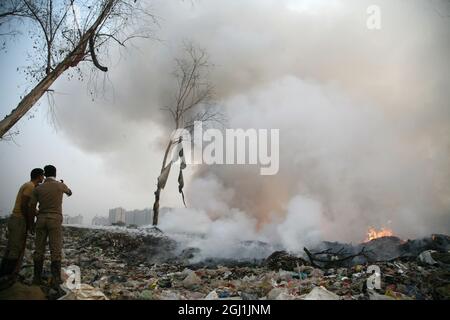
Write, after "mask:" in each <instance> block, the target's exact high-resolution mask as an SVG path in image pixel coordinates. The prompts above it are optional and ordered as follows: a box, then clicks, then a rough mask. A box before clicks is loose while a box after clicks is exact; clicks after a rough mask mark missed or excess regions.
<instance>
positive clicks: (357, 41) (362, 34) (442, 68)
mask: <svg viewBox="0 0 450 320" xmlns="http://www.w3.org/2000/svg"><path fill="white" fill-rule="evenodd" d="M377 2H378V5H379V7H380V8H381V10H382V17H383V21H382V29H381V30H379V31H371V30H368V29H367V27H366V20H367V14H366V9H367V7H368V6H369V5H371V4H372V3H371V2H370V1H359V0H358V1H352V0H348V1H333V5H332V6H325V5H323V3H324V1H319V2H318V3H316V1H304V2H301V3H302V4H301V5H300V4H299V3H300V2H297V1H288V0H286V1H279V0H276V1H275V0H264V1H263V0H258V1H256V0H248V1H233V0H230V1H226V2H224V1H221V0H220V1H214V0H211V1H207V2H206V1H205V2H203V1H200V2H196V3H195V5H194V6H192V5H190V4H187V3H183V4H180V3H178V2H177V1H175V2H170V1H156V2H155V4H154V8H155V9H156V10H157V14H158V16H161V17H163V21H162V27H161V30H160V32H161V34H159V36H160V38H162V39H164V42H163V44H162V45H161V44H160V43H153V44H151V45H148V44H144V43H139V44H140V45H141V46H140V50H139V52H140V53H139V54H136V55H135V56H133V57H134V59H129V60H125V62H123V61H122V62H121V64H119V65H118V67H117V69H112V70H111V73H110V77H111V81H112V82H113V83H114V85H115V87H116V88H117V89H116V90H115V95H116V97H117V98H116V100H115V101H113V102H108V103H104V104H101V103H99V102H98V101H97V102H96V105H95V107H94V106H93V105H92V103H84V102H83V101H76V102H74V101H64V102H61V104H67V105H68V106H67V107H65V108H64V111H63V112H62V114H60V117H61V122H62V123H63V125H62V129H63V131H64V132H65V133H66V134H67V135H68V137H69V138H70V139H71V140H72V141H73V142H74V143H75V144H77V145H78V146H79V147H80V148H82V149H83V150H86V151H89V152H93V153H97V154H99V155H100V156H102V157H103V158H104V159H105V161H106V162H107V165H108V166H109V167H110V168H112V169H113V170H112V171H113V172H114V174H116V175H120V176H122V177H123V180H124V181H125V182H126V184H127V186H128V187H129V188H132V190H133V193H137V192H140V194H141V197H142V198H145V199H148V206H151V204H152V200H153V197H152V191H153V189H152V186H153V185H154V183H155V182H156V177H157V174H158V171H159V168H160V163H159V159H160V158H161V157H162V153H163V148H162V147H161V148H156V145H157V143H159V142H160V141H161V139H162V140H164V138H163V137H164V136H165V135H164V133H163V132H164V131H167V132H170V130H171V128H170V127H166V126H165V124H166V122H165V121H163V120H162V119H163V118H164V114H163V113H161V110H160V107H161V106H164V105H165V104H164V103H165V102H166V100H165V99H166V98H165V97H168V96H170V94H171V93H173V84H172V82H171V81H170V72H171V71H172V68H173V60H172V59H173V58H174V57H176V56H177V54H178V48H179V47H180V44H181V43H182V41H183V40H185V39H192V40H194V42H196V43H197V44H199V45H200V46H202V47H203V48H205V49H206V50H207V51H208V52H209V54H210V56H211V60H212V62H213V63H214V64H215V68H214V69H213V70H211V77H212V80H213V84H214V86H215V87H216V93H217V98H218V100H219V102H220V105H222V106H223V110H224V111H225V112H226V114H227V116H228V120H229V121H228V124H227V127H230V128H244V129H245V128H256V129H271V128H274V129H280V172H279V174H277V175H275V176H266V177H263V176H260V175H259V168H258V167H257V166H207V167H206V166H204V167H195V168H190V169H188V170H192V171H194V172H195V174H194V176H193V179H190V177H189V176H188V177H187V181H188V182H187V184H186V187H185V191H186V197H187V203H188V206H189V208H190V209H187V210H185V209H183V210H181V209H180V210H178V209H177V210H175V211H173V212H172V214H168V215H166V216H165V217H164V219H163V218H162V219H161V228H163V229H165V230H167V231H168V232H176V233H183V232H185V233H197V234H200V233H201V234H204V235H207V236H206V237H204V238H202V239H203V240H201V241H202V243H198V245H199V246H201V247H202V248H203V250H204V252H207V253H208V254H216V255H217V254H219V255H224V256H226V255H228V256H232V255H234V254H237V253H236V250H233V248H235V244H236V243H237V242H240V241H245V240H262V241H268V242H271V243H273V244H274V245H280V246H281V247H283V248H286V249H288V250H294V251H297V250H299V249H301V248H302V246H310V245H313V244H314V243H316V242H317V241H319V240H341V241H355V242H357V241H361V240H363V239H364V238H365V232H366V230H367V228H368V227H369V226H374V227H381V226H387V225H388V224H389V225H388V226H389V227H391V228H392V229H394V232H395V233H396V234H397V235H399V236H400V237H402V238H408V237H419V236H423V235H427V234H430V233H433V232H436V233H439V232H440V233H449V230H450V214H449V213H450V198H449V195H450V185H449V183H448V181H450V170H449V169H450V160H449V159H450V122H449V119H450V108H449V107H448V101H449V99H450V91H449V90H448V88H449V84H450V81H449V73H448V71H447V69H448V68H446V67H447V66H448V56H450V43H449V41H448V40H449V39H450V27H449V24H450V19H448V17H447V18H445V14H447V12H448V10H449V8H448V1H447V2H439V1H436V2H434V1H433V2H428V1H422V0H420V1H400V0H389V1H386V0H380V1H377ZM314 3H316V4H314ZM319 4H320V5H319ZM439 13H442V14H444V16H442V15H440V14H439ZM62 91H67V90H62ZM74 103H76V105H74ZM99 146H102V147H99ZM158 152H159V153H158ZM131 155H132V156H131ZM153 181H155V182H153ZM131 185H133V186H134V187H131ZM164 197H173V198H176V199H178V198H177V197H178V194H177V190H176V186H174V185H171V184H169V185H168V186H167V187H166V190H164V192H163V198H162V200H161V203H162V205H163V206H165V205H166V204H167V203H168V202H167V201H166V198H164ZM126 198H127V195H126V194H124V201H125V199H126ZM87 203H88V201H87ZM177 203H178V202H177ZM124 206H127V205H126V204H124ZM199 241H200V240H199Z"/></svg>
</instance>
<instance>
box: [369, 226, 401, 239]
mask: <svg viewBox="0 0 450 320" xmlns="http://www.w3.org/2000/svg"><path fill="white" fill-rule="evenodd" d="M393 235H394V232H393V231H392V230H391V229H386V228H381V229H380V230H377V229H375V228H373V227H369V230H368V231H367V239H366V240H365V241H364V242H369V241H371V240H374V239H378V238H383V237H391V236H393Z"/></svg>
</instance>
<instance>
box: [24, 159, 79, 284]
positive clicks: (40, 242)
mask: <svg viewBox="0 0 450 320" xmlns="http://www.w3.org/2000/svg"><path fill="white" fill-rule="evenodd" d="M44 173H45V177H46V179H45V181H44V183H42V184H41V185H40V186H38V187H36V188H35V189H34V191H33V196H32V198H31V203H30V209H31V210H32V211H35V210H36V204H37V203H39V214H38V215H37V220H36V242H35V251H34V257H33V258H34V279H33V282H34V283H35V284H39V283H41V276H42V269H43V265H44V255H45V246H46V244H47V239H48V242H49V247H50V255H51V272H52V277H53V284H54V285H56V286H57V285H59V284H60V283H61V251H62V240H63V239H62V237H63V236H62V221H63V215H62V201H63V194H64V193H65V194H66V195H68V196H71V195H72V191H71V190H70V189H69V188H68V187H67V186H66V185H65V184H64V183H63V181H62V180H61V181H57V180H56V168H55V167H54V166H52V165H48V166H45V167H44Z"/></svg>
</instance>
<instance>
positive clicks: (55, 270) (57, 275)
mask: <svg viewBox="0 0 450 320" xmlns="http://www.w3.org/2000/svg"><path fill="white" fill-rule="evenodd" d="M51 270H52V278H53V281H52V283H53V286H54V287H59V285H60V284H61V283H62V281H61V261H52V264H51Z"/></svg>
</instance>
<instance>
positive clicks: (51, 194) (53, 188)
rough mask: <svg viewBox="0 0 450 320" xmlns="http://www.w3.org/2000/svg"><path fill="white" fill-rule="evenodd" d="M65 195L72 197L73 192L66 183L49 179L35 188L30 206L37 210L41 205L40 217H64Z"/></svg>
mask: <svg viewBox="0 0 450 320" xmlns="http://www.w3.org/2000/svg"><path fill="white" fill-rule="evenodd" d="M64 193H65V194H67V195H71V194H72V191H70V189H69V188H68V187H67V186H66V185H65V184H64V183H62V182H60V181H56V180H54V179H51V178H47V179H45V181H44V183H42V184H40V185H39V186H37V187H36V188H34V191H33V196H32V197H31V203H30V206H31V207H32V208H36V204H37V203H39V215H41V214H59V215H62V201H63V194H64Z"/></svg>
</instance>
